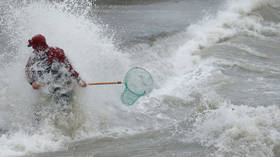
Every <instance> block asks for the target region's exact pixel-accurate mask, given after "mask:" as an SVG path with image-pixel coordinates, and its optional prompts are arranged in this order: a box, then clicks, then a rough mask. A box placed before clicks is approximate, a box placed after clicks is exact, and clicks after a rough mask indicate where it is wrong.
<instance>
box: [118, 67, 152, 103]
mask: <svg viewBox="0 0 280 157" xmlns="http://www.w3.org/2000/svg"><path fill="white" fill-rule="evenodd" d="M124 84H125V90H124V91H123V92H122V95H121V100H122V102H123V103H124V104H126V105H132V104H133V103H135V102H136V100H137V99H139V98H140V97H141V96H144V95H146V94H148V93H150V92H151V91H152V90H153V84H154V81H153V78H152V76H151V74H150V73H149V72H148V71H146V70H145V69H143V68H139V67H134V68H132V69H130V70H129V71H128V72H127V73H126V76H125V78H124Z"/></svg>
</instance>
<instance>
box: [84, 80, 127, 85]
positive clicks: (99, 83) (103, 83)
mask: <svg viewBox="0 0 280 157" xmlns="http://www.w3.org/2000/svg"><path fill="white" fill-rule="evenodd" d="M112 84H122V82H121V81H117V82H96V83H88V85H112Z"/></svg>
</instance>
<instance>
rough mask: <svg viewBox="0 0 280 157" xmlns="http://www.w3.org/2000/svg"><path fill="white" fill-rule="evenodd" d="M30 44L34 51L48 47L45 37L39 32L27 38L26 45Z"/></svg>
mask: <svg viewBox="0 0 280 157" xmlns="http://www.w3.org/2000/svg"><path fill="white" fill-rule="evenodd" d="M31 46H32V48H33V49H34V50H36V51H44V50H46V49H47V48H48V47H49V46H48V44H47V42H46V38H45V37H44V36H43V35H41V34H38V35H35V36H34V37H32V39H31V40H28V47H31Z"/></svg>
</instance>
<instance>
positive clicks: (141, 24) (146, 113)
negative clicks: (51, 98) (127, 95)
mask: <svg viewBox="0 0 280 157" xmlns="http://www.w3.org/2000/svg"><path fill="white" fill-rule="evenodd" d="M115 2H116V1H113V0H111V1H110V0H106V1H96V4H93V3H92V2H88V1H75V0H64V1H55V0H52V1H44V0H25V1H5V0H2V1H1V2H0V6H1V8H0V15H1V16H0V22H1V24H0V45H1V50H0V71H1V73H0V157H7V156H25V157H29V156H33V157H49V156H59V157H62V156H64V157H93V156H94V157H110V156H111V157H117V156H119V157H132V156H135V157H136V156H137V157H147V156H153V157H162V156H166V157H171V156H174V157H181V156H182V157H194V156H195V157H205V156H209V157H233V156H236V157H237V156H238V157H279V156H280V108H279V105H280V96H279V94H280V61H279V60H280V2H279V0H225V1H222V0H176V1H175V0H174V1H172V0H170V1H168V0H158V1H156V0H147V1H144V0H143V1H142V0H139V1H136V0H132V1H129V0H127V1H118V3H115ZM38 33H41V34H43V35H45V36H46V38H47V42H48V44H49V45H51V46H58V47H60V48H63V49H64V50H65V52H66V55H67V56H68V58H69V59H70V61H71V62H72V64H73V65H74V67H75V69H77V71H79V73H80V75H81V77H82V78H83V79H84V80H86V81H87V82H100V81H118V80H122V79H123V77H124V75H125V73H126V72H127V71H128V70H129V69H130V68H131V67H134V66H141V67H143V68H145V69H146V70H148V71H149V72H150V73H151V74H152V76H153V78H154V82H155V85H154V90H153V91H152V92H151V93H150V94H149V95H147V96H144V97H142V98H141V99H139V100H138V101H137V102H136V103H135V104H134V105H133V106H129V107H128V106H125V105H123V104H122V103H121V101H120V94H121V92H122V90H123V88H124V87H123V86H119V85H116V86H97V87H93V86H91V87H87V88H86V89H81V88H79V87H77V88H76V89H75V108H74V109H73V113H74V114H73V115H72V116H71V117H68V118H67V119H63V116H59V115H58V116H57V115H54V114H55V113H53V112H51V108H53V107H54V106H55V104H52V103H50V102H48V101H46V100H45V99H44V88H43V89H42V90H41V91H34V90H32V89H31V87H30V85H29V84H28V83H27V81H26V79H25V76H24V67H25V64H26V62H27V59H28V57H29V55H30V54H31V51H32V50H31V49H30V48H28V47H27V46H26V45H27V40H28V39H30V38H31V37H32V36H33V35H35V34H38ZM38 106H39V108H40V109H41V110H42V112H44V115H45V117H44V118H43V119H42V121H40V123H39V124H34V110H35V108H38ZM54 117H56V118H54Z"/></svg>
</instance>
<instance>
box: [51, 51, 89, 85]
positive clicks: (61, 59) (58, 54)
mask: <svg viewBox="0 0 280 157" xmlns="http://www.w3.org/2000/svg"><path fill="white" fill-rule="evenodd" d="M49 56H50V58H49V61H52V60H53V59H54V58H56V59H57V60H58V61H59V62H62V63H64V64H65V65H66V68H68V70H69V71H70V73H71V74H72V75H71V76H72V77H73V78H74V79H75V80H77V83H78V84H79V85H80V86H81V87H86V86H87V83H86V82H85V81H83V80H82V79H81V77H80V76H79V73H78V72H77V71H76V70H74V68H73V66H72V65H71V63H70V62H69V60H68V58H67V57H66V56H65V54H64V51H63V50H62V49H60V48H56V49H51V50H50V51H49Z"/></svg>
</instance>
